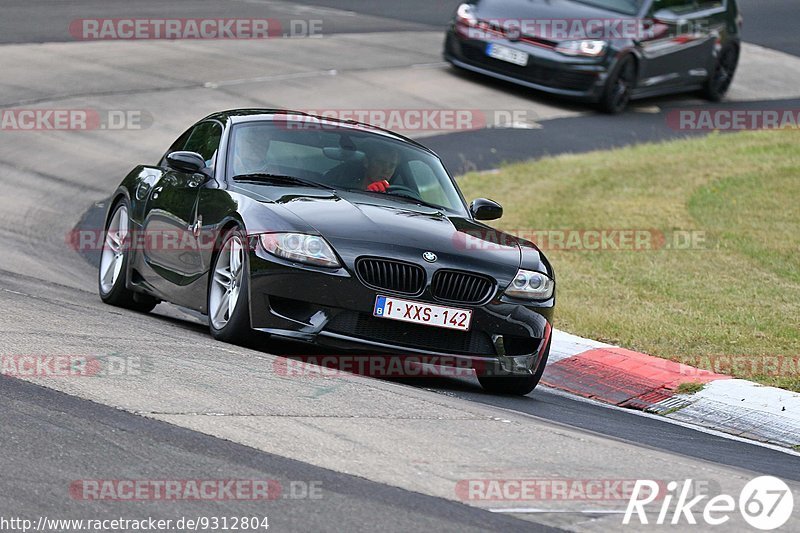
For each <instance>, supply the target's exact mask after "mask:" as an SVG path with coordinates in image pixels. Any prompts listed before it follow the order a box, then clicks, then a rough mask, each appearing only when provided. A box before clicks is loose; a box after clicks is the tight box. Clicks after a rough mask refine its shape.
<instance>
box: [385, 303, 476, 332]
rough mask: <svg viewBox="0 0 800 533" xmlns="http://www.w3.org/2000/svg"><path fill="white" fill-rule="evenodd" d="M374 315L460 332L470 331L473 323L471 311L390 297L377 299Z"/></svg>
mask: <svg viewBox="0 0 800 533" xmlns="http://www.w3.org/2000/svg"><path fill="white" fill-rule="evenodd" d="M372 314H373V315H375V316H377V317H380V318H390V319H392V320H400V321H402V322H413V323H414V324H424V325H426V326H435V327H437V328H447V329H457V330H460V331H469V326H470V322H472V310H471V309H457V308H455V307H445V306H443V305H431V304H426V303H423V302H414V301H411V300H402V299H400V298H390V297H389V296H378V297H377V298H376V299H375V309H374V310H373V312H372Z"/></svg>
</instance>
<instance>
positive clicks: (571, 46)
mask: <svg viewBox="0 0 800 533" xmlns="http://www.w3.org/2000/svg"><path fill="white" fill-rule="evenodd" d="M606 46H608V43H607V42H605V41H563V42H561V43H558V46H556V51H557V52H561V53H562V54H564V55H567V56H588V57H597V56H599V55H600V54H602V53H603V52H605V51H606Z"/></svg>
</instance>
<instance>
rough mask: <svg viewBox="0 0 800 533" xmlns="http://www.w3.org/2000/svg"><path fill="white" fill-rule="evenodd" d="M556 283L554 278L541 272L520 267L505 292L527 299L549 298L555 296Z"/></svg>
mask: <svg viewBox="0 0 800 533" xmlns="http://www.w3.org/2000/svg"><path fill="white" fill-rule="evenodd" d="M555 285H556V284H555V282H554V281H553V280H552V279H550V278H549V277H547V276H546V275H545V274H542V273H541V272H533V271H531V270H522V269H520V270H518V271H517V275H516V276H514V281H512V282H511V285H509V286H508V288H507V289H506V291H505V294H507V295H508V296H513V297H514V298H522V299H525V300H549V299H550V298H552V297H553V289H554V288H555Z"/></svg>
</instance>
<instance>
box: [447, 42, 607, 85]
mask: <svg viewBox="0 0 800 533" xmlns="http://www.w3.org/2000/svg"><path fill="white" fill-rule="evenodd" d="M485 49H486V45H485V44H484V43H480V44H477V45H476V44H472V43H462V44H461V50H462V52H463V54H464V57H465V58H466V59H467V61H468V62H469V63H472V64H475V65H477V66H479V67H483V68H487V69H489V70H492V71H494V72H499V73H500V74H505V75H506V76H511V77H513V78H518V79H521V80H523V81H528V82H531V83H535V84H537V85H544V86H546V87H553V88H556V89H566V90H570V91H587V90H589V89H590V88H591V87H592V85H593V84H594V83H595V81H596V80H597V76H596V75H595V74H594V73H593V72H575V71H570V70H568V69H566V68H565V69H558V68H552V67H545V66H542V65H537V64H536V63H534V62H533V61H532V60H531V61H530V62H529V63H528V64H527V65H526V66H524V67H523V66H520V65H515V64H513V63H509V62H507V61H501V60H499V59H495V58H493V57H489V56H487V55H486V51H485Z"/></svg>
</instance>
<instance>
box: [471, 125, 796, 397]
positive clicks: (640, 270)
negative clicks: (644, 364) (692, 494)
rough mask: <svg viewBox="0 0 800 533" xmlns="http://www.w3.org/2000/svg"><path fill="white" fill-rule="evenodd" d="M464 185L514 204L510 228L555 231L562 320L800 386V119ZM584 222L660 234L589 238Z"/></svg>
mask: <svg viewBox="0 0 800 533" xmlns="http://www.w3.org/2000/svg"><path fill="white" fill-rule="evenodd" d="M459 184H460V186H461V187H462V189H463V190H464V194H465V195H466V196H467V198H473V197H479V196H486V197H490V198H492V199H494V200H497V201H499V202H500V203H501V204H503V207H504V208H505V213H506V214H505V216H504V217H503V219H501V220H500V221H497V223H496V224H495V226H496V227H498V228H499V229H504V230H507V231H510V232H512V233H515V234H522V235H523V236H528V237H531V236H532V237H534V238H533V239H532V240H534V241H536V240H537V237H541V236H542V235H545V238H544V241H546V242H541V241H542V239H541V238H540V239H538V240H539V241H540V242H539V243H538V244H540V245H541V246H542V247H543V249H544V250H545V253H546V255H547V256H548V258H549V259H550V260H551V262H552V263H553V265H554V267H555V270H556V276H557V285H556V286H557V291H558V296H557V298H558V303H557V309H556V325H557V327H560V328H561V329H564V330H566V331H569V332H571V333H574V334H577V335H581V336H585V337H589V338H593V339H597V340H601V341H605V342H610V343H614V344H619V345H621V346H624V347H626V348H630V349H633V350H638V351H642V352H645V353H649V354H652V355H656V356H660V357H664V358H668V359H672V360H675V361H679V362H683V363H686V364H689V365H692V366H697V367H700V368H705V369H709V370H715V371H718V372H723V373H727V374H732V375H734V376H736V377H741V378H746V379H752V380H754V381H758V382H760V383H764V384H768V385H774V386H778V387H783V388H788V389H792V390H795V391H800V131H797V130H785V131H762V132H743V133H736V134H724V135H720V134H712V135H710V136H708V137H705V138H701V139H691V140H680V141H670V142H665V143H658V144H643V145H638V146H634V147H629V148H623V149H618V150H612V151H601V152H592V153H588V154H578V155H561V156H558V157H552V158H545V159H541V160H538V161H534V162H527V163H519V164H513V165H508V166H504V167H502V168H501V169H500V171H499V172H497V173H482V174H477V173H473V174H468V175H466V176H464V177H462V178H460V179H459ZM542 230H544V231H542ZM584 230H606V232H607V234H608V232H611V231H615V230H616V231H618V232H619V230H636V231H638V233H637V235H643V236H644V239H643V240H641V242H640V244H647V243H649V244H650V246H649V247H648V246H644V247H643V249H638V250H635V249H634V248H636V246H628V247H625V246H622V248H623V249H613V247H612V248H611V249H609V248H607V247H604V246H603V245H602V244H601V245H600V249H596V248H595V249H588V248H590V247H596V243H597V242H598V240H597V239H595V238H594V236H595V235H596V234H593V233H590V232H586V231H584ZM643 231H644V232H645V233H642V232H643ZM629 233H630V232H629ZM648 235H649V237H648ZM561 239H563V242H561V241H560V240H561ZM609 240H610V241H613V240H614V239H613V238H611V239H609ZM645 241H647V242H645ZM620 242H621V241H620ZM620 242H618V244H620ZM622 244H625V243H622ZM640 248H642V247H640ZM690 377H691V376H689V378H690Z"/></svg>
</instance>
